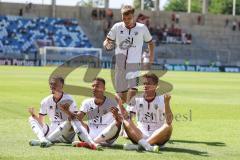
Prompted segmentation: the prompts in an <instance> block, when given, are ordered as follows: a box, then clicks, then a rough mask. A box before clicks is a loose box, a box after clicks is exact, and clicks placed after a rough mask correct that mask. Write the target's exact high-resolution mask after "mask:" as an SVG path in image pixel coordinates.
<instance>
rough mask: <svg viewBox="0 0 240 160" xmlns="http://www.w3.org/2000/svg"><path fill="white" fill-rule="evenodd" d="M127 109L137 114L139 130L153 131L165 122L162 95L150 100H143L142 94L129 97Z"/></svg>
mask: <svg viewBox="0 0 240 160" xmlns="http://www.w3.org/2000/svg"><path fill="white" fill-rule="evenodd" d="M127 109H128V111H130V112H134V113H135V114H136V116H137V125H138V127H139V128H140V129H141V130H144V131H148V132H154V131H155V130H156V129H158V128H160V127H161V126H162V125H163V124H164V123H165V104H164V97H163V96H162V95H159V96H156V97H155V98H154V99H153V100H152V101H151V102H148V101H146V100H145V98H144V96H143V94H140V95H137V96H135V97H133V98H132V99H131V102H130V103H129V105H128V108H127Z"/></svg>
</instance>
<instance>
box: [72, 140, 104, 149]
mask: <svg viewBox="0 0 240 160" xmlns="http://www.w3.org/2000/svg"><path fill="white" fill-rule="evenodd" d="M72 146H73V147H84V148H88V149H92V150H102V147H101V145H99V144H96V145H95V144H89V143H87V142H82V141H74V142H72Z"/></svg>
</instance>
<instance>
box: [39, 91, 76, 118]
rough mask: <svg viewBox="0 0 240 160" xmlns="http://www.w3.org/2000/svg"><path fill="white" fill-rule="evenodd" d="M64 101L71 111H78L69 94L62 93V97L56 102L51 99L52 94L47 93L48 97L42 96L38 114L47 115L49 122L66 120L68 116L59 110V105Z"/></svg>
mask: <svg viewBox="0 0 240 160" xmlns="http://www.w3.org/2000/svg"><path fill="white" fill-rule="evenodd" d="M65 103H68V104H70V107H69V110H70V111H71V112H77V111H78V110H77V105H76V102H75V101H74V99H73V98H72V97H71V96H70V95H68V94H66V93H63V96H62V98H61V99H60V100H59V101H58V102H55V101H54V100H53V95H49V96H48V97H46V98H44V99H43V100H42V101H41V107H40V111H39V114H41V115H48V116H49V119H50V122H63V121H65V120H67V118H68V116H67V115H66V114H65V113H64V112H63V111H61V110H60V108H59V106H60V105H63V104H65Z"/></svg>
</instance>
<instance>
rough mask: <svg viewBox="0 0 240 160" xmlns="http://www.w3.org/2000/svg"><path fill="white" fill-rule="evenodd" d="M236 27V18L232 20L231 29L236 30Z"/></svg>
mask: <svg viewBox="0 0 240 160" xmlns="http://www.w3.org/2000/svg"><path fill="white" fill-rule="evenodd" d="M236 28H237V22H236V20H234V21H233V22H232V30H233V31H236Z"/></svg>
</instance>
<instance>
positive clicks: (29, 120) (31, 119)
mask: <svg viewBox="0 0 240 160" xmlns="http://www.w3.org/2000/svg"><path fill="white" fill-rule="evenodd" d="M33 121H36V119H35V118H33V116H30V117H29V118H28V122H29V123H31V122H33Z"/></svg>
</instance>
